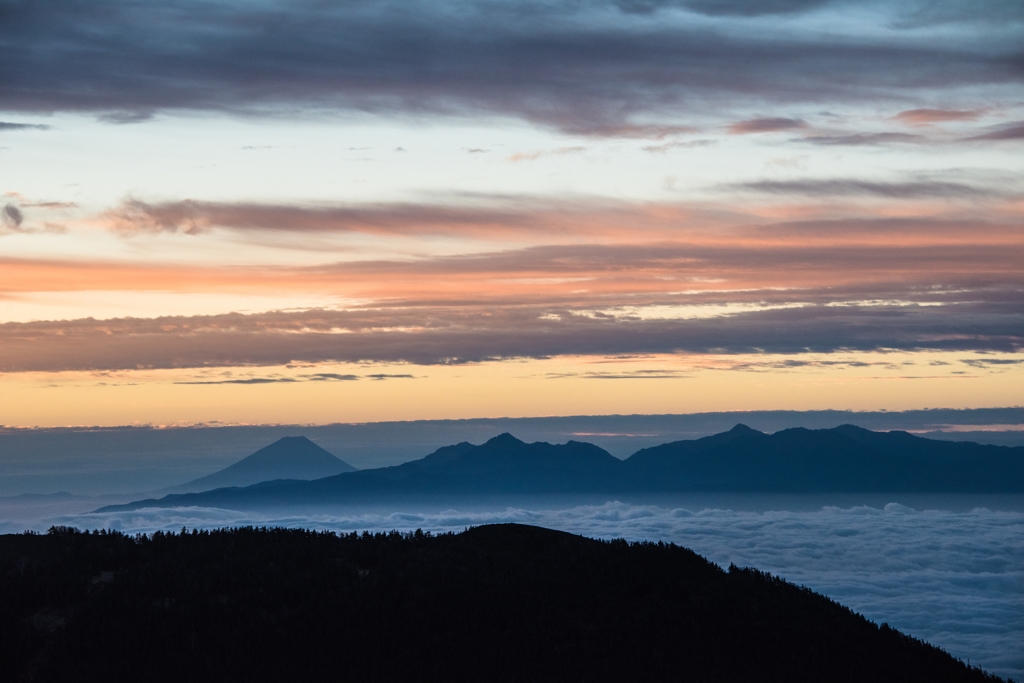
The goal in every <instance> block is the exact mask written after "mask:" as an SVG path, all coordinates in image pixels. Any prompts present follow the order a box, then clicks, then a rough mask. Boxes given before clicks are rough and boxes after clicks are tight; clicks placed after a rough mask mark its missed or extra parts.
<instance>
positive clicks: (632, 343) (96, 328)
mask: <svg viewBox="0 0 1024 683" xmlns="http://www.w3.org/2000/svg"><path fill="white" fill-rule="evenodd" d="M1021 301H1022V300H1021V299H1020V298H1019V297H1017V298H1016V299H1015V300H1013V301H998V300H997V301H992V302H986V303H977V302H975V303H959V304H951V305H948V306H929V307H921V306H916V305H903V306H898V305H882V306H857V305H848V306H821V305H808V306H801V307H795V308H786V309H775V310H761V311H754V312H747V313H738V314H733V315H727V316H720V317H717V318H709V319H700V320H693V319H690V320H642V319H637V318H635V317H634V318H630V317H617V316H614V315H598V316H593V315H578V314H573V313H572V312H566V311H563V312H562V313H561V314H554V315H553V314H552V313H551V311H550V309H547V310H539V309H525V310H524V309H519V310H498V311H491V310H487V311H483V310H477V311H473V312H467V311H465V310H458V311H445V310H442V309H432V310H419V311H407V312H405V313H398V314H396V315H391V314H386V315H387V322H388V323H390V325H391V326H393V327H392V330H394V327H400V326H401V325H402V324H403V323H411V322H412V321H414V320H417V321H418V322H419V323H420V328H419V329H418V330H417V331H391V330H389V331H379V330H375V329H374V328H375V327H376V326H377V325H379V324H380V323H381V322H382V321H381V320H380V319H379V318H380V317H381V316H382V315H385V314H382V313H380V312H363V313H347V312H333V311H307V312H300V313H291V312H288V313H270V314H262V315H239V314H231V315H223V316H205V317H194V318H159V319H154V320H138V319H120V320H108V321H95V320H78V321H70V322H68V321H60V322H50V323H17V324H12V323H8V324H5V325H0V342H2V343H0V371H2V372H26V371H65V370H123V369H135V368H199V367H225V366H239V365H252V366H261V365H262V366H269V365H283V364H287V363H289V362H308V363H317V362H366V361H381V362H408V363H414V364H424V365H432V364H451V363H466V362H475V361H485V360H496V359H507V358H546V357H552V356H559V355H568V354H584V355H586V354H600V355H620V354H636V353H644V354H647V353H693V354H707V353H715V354H738V353H782V354H799V353H806V352H822V353H824V352H834V351H856V350H865V351H871V350H886V349H899V350H947V351H993V352H1019V351H1021V350H1024V304H1022V303H1021ZM375 316H376V318H375ZM296 330H304V332H301V333H297V332H296ZM339 331H343V332H344V333H338V332H339Z"/></svg>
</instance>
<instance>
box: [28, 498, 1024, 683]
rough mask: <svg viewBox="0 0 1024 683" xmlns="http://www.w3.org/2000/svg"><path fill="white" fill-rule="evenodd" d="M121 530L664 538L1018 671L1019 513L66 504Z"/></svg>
mask: <svg viewBox="0 0 1024 683" xmlns="http://www.w3.org/2000/svg"><path fill="white" fill-rule="evenodd" d="M46 521H47V522H48V523H55V524H70V525H75V526H79V527H82V528H109V529H120V530H122V531H124V532H127V533H137V532H143V533H148V532H153V531H156V530H158V529H163V530H178V529H181V528H182V527H183V526H184V527H189V528H192V527H200V528H215V527H224V526H238V525H248V524H252V525H261V526H262V525H267V526H286V527H307V528H314V529H330V530H334V531H354V530H360V531H361V530H364V529H369V530H391V529H398V530H414V529H424V530H431V531H434V532H444V531H461V530H462V529H463V528H465V527H467V526H473V525H480V524H493V523H501V522H518V523H522V524H533V525H538V526H545V527H550V528H555V529H563V530H565V531H570V532H573V533H578V534H583V535H586V536H592V537H596V538H618V537H624V538H627V539H630V540H641V539H650V540H664V541H672V542H675V543H677V544H680V545H684V546H686V547H689V548H692V549H693V550H695V551H696V552H698V553H700V554H702V555H704V556H705V557H707V558H708V559H710V560H712V561H714V562H716V563H718V564H720V565H723V566H728V565H729V563H730V562H732V563H735V564H737V565H740V566H753V567H757V568H759V569H762V570H766V571H769V572H772V573H774V574H779V575H781V576H783V577H785V578H786V579H788V580H790V581H792V582H794V583H798V584H803V585H806V586H808V587H810V588H812V589H814V590H816V591H819V592H821V593H824V594H825V595H828V596H829V597H831V598H833V599H835V600H837V601H838V602H840V603H842V604H844V605H847V606H849V607H851V608H852V609H854V610H856V611H857V612H860V613H862V614H864V615H865V616H866V617H868V618H869V619H872V620H874V621H877V622H888V623H889V624H890V625H892V626H894V627H895V628H898V629H900V630H902V631H904V632H907V633H910V634H912V635H914V636H917V637H919V638H923V639H925V640H927V641H929V642H931V643H934V644H936V645H938V646H940V647H942V648H943V649H945V650H947V651H948V652H950V653H952V654H953V655H954V656H957V657H960V658H962V659H964V660H967V659H968V658H969V659H970V662H971V664H974V665H980V666H982V667H984V668H985V669H986V670H988V671H990V672H992V673H996V674H999V675H1001V676H1008V677H1012V678H1014V679H1016V680H1018V681H1020V680H1022V679H1024V651H1022V650H1021V648H1020V644H1021V643H1022V642H1024V512H1020V511H993V510H989V509H985V508H976V509H973V510H970V511H966V512H965V511H961V512H951V511H943V510H925V511H919V510H915V509H913V508H909V507H905V506H902V505H899V504H895V503H890V504H888V505H885V506H884V508H873V507H852V508H838V507H823V508H820V509H818V510H814V511H784V510H783V511H768V512H739V511H733V510H724V509H705V510H700V511H691V510H686V509H683V508H670V507H658V506H654V505H630V504H625V503H621V502H608V503H605V504H603V505H581V506H576V507H567V508H562V509H523V508H514V507H509V508H506V509H503V510H487V511H480V510H475V511H474V510H469V509H464V510H455V509H452V510H447V511H443V512H431V513H411V512H395V513H391V514H386V513H361V514H350V515H344V514H302V515H287V514H286V515H274V514H253V513H242V512H235V511H230V510H220V509H208V508H178V509H147V510H138V511H132V512H119V513H108V514H82V515H68V516H63V517H58V518H53V519H51V520H46Z"/></svg>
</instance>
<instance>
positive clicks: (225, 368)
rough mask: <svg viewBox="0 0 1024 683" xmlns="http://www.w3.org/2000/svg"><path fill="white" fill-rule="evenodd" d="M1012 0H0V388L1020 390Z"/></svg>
mask: <svg viewBox="0 0 1024 683" xmlns="http://www.w3.org/2000/svg"><path fill="white" fill-rule="evenodd" d="M1022 36H1024V3H1021V2H1019V1H1018V0H988V1H984V0H982V1H975V2H966V1H959V0H896V1H888V2H870V1H869V2H846V1H844V0H834V1H831V2H829V1H819V0H762V1H760V2H754V1H753V0H717V1H716V0H617V1H616V0H608V1H604V0H546V1H538V2H530V1H527V2H511V1H500V0H464V1H449V0H404V1H401V2H398V1H396V2H382V1H378V0H374V1H372V2H371V1H369V0H349V1H346V2H329V1H324V0H303V1H292V2H274V1H269V0H260V1H253V2H205V1H202V0H198V1H193V0H167V1H166V2H161V3H155V2H151V1H150V0H139V1H131V0H125V1H118V0H43V1H30V0H0V193H2V195H3V196H2V197H0V218H2V221H0V424H5V425H9V426H59V425H119V424H134V423H143V424H155V425H159V424H167V425H171V424H194V423H213V422H226V423H292V422H311V423H326V422H341V421H344V422H348V421H369V420H394V419H418V418H460V417H483V416H532V415H573V414H602V413H622V414H625V413H683V412H697V411H707V410H751V409H821V408H842V409H857V410H868V409H871V410H876V409H887V410H901V409H910V408H928V407H952V408H966V407H994V406H1012V405H1021V404H1024V220H1022V219H1024V173H1022V172H1024V40H1022Z"/></svg>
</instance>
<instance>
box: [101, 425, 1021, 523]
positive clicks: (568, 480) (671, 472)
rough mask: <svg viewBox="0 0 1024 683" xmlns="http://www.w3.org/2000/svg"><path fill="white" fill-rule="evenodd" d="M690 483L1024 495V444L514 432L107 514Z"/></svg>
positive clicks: (847, 430) (814, 433)
mask: <svg viewBox="0 0 1024 683" xmlns="http://www.w3.org/2000/svg"><path fill="white" fill-rule="evenodd" d="M251 457H253V456H251ZM243 462H244V461H243ZM339 462H340V461H339ZM239 464H241V463H239ZM228 469H231V468H228ZM679 491H734V492H789V493H821V492H890V491H892V492H895V491H899V492H947V493H951V492H958V493H959V492H964V493H966V492H970V493H995V492H999V493H1020V492H1024V448H1022V447H1015V448H1009V447H1005V446H988V445H979V444H976V443H969V442H949V441H935V440H932V439H924V438H921V437H917V436H913V435H911V434H908V433H906V432H872V431H870V430H867V429H862V428H860V427H855V426H852V425H843V426H840V427H835V428H833V429H820V430H809V429H802V428H797V429H787V430H783V431H780V432H776V433H775V434H765V433H763V432H759V431H757V430H754V429H750V428H749V427H746V426H744V425H737V426H736V427H734V428H733V429H731V430H729V431H728V432H723V433H720V434H716V435H714V436H709V437H705V438H702V439H696V440H690V441H675V442H672V443H667V444H663V445H661V446H656V447H654V448H646V449H643V450H640V451H638V452H636V453H634V454H633V455H632V456H630V457H629V458H627V459H626V460H619V459H618V458H615V457H614V456H612V455H611V454H609V453H608V452H607V451H605V450H603V449H601V448H599V447H597V446H594V445H593V444H589V443H584V442H580V441H569V442H568V443H566V444H562V445H554V444H549V443H543V442H538V443H529V444H528V443H524V442H522V441H520V440H519V439H516V438H515V437H514V436H512V435H511V434H507V433H506V434H501V435H499V436H496V437H494V438H492V439H490V440H489V441H487V442H486V443H484V444H482V445H479V446H474V445H473V444H469V443H459V444H455V445H452V446H445V447H443V448H440V449H438V450H437V451H435V452H434V453H431V454H430V455H428V456H426V457H424V458H421V459H419V460H414V461H412V462H407V463H404V464H402V465H397V466H394V467H383V468H379V469H368V470H359V471H354V472H347V473H343V474H337V475H334V476H328V477H324V478H320V479H315V480H312V481H293V480H287V481H281V480H278V481H265V482H261V483H258V484H255V485H251V486H245V487H233V488H217V489H213V490H209V491H204V492H200V493H187V494H178V495H168V496H165V497H163V498H160V499H147V500H141V501H135V502H132V503H128V504H125V505H112V506H108V507H105V508H101V509H100V510H98V512H109V511H116V510H132V509H140V508H145V507H179V506H192V505H196V506H206V507H227V508H233V509H245V508H255V507H262V506H266V505H289V504H321V503H333V504H337V503H345V502H350V501H368V500H375V499H381V498H388V497H396V496H397V497H400V496H428V497H429V496H439V495H453V494H484V495H486V494H557V493H609V494H614V493H630V492H679Z"/></svg>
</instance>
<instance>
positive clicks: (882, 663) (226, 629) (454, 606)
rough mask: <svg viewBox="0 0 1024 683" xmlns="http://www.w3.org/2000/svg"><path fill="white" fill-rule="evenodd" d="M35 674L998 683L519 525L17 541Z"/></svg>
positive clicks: (886, 639) (906, 646) (624, 548)
mask: <svg viewBox="0 0 1024 683" xmlns="http://www.w3.org/2000/svg"><path fill="white" fill-rule="evenodd" d="M0 662H2V663H3V665H2V667H0V676H3V677H4V679H5V680H12V681H17V680H24V681H68V680H76V681H175V682H184V681H301V680H347V681H368V680H373V681H389V680H395V681H398V680H401V681H416V680H437V681H522V680H552V681H554V680H557V681H595V680H615V681H631V680H673V681H787V682H795V681H900V682H901V683H910V682H913V681H921V682H922V683H924V682H928V683H935V682H939V681H979V682H980V681H986V680H989V681H994V680H997V679H994V678H991V677H989V676H986V675H985V674H984V673H982V672H981V671H979V670H977V669H970V668H968V667H967V666H965V665H964V664H963V663H961V662H959V661H957V660H954V659H953V658H952V657H950V656H949V655H947V654H945V653H944V652H942V651H940V650H938V649H936V648H933V647H931V646H929V645H927V644H924V643H921V642H920V641H916V640H914V639H912V638H909V637H907V636H904V635H902V634H900V633H898V632H897V631H894V630H892V629H889V628H887V627H885V626H882V627H878V626H876V625H875V624H872V623H870V622H868V621H867V620H865V619H863V618H862V617H860V616H858V615H856V614H854V613H852V612H850V611H849V610H847V609H846V608H844V607H842V606H840V605H837V604H835V603H834V602H832V601H830V600H828V599H826V598H824V597H822V596H820V595H817V594H814V593H812V592H810V591H808V590H805V589H801V588H799V587H796V586H793V585H791V584H788V583H786V582H784V581H781V580H779V579H776V578H773V577H771V576H768V575H766V574H762V573H760V572H757V571H754V570H746V569H737V568H735V567H731V568H730V569H729V570H728V571H724V570H722V569H720V568H718V567H717V566H715V565H712V564H710V563H708V562H707V561H705V560H704V559H703V558H701V557H699V556H697V555H696V554H694V553H693V552H691V551H689V550H686V549H684V548H680V547H676V546H673V545H663V544H650V543H643V544H627V543H626V542H623V541H615V542H601V541H595V540H589V539H584V538H581V537H576V536H571V535H569V534H565V533H561V532H555V531H549V530H546V529H539V528H533V527H524V526H518V525H498V526H490V527H479V528H475V529H471V530H469V531H467V532H465V533H462V534H458V535H445V536H439V537H431V536H429V535H424V534H419V533H417V534H411V535H404V536H403V535H400V534H397V533H391V534H377V535H369V534H363V535H356V534H352V535H348V536H336V535H333V534H330V533H317V532H311V531H303V530H283V529H271V530H255V529H236V530H224V531H214V532H192V533H184V532H183V533H182V534H180V535H176V534H162V533H158V534H155V535H154V536H152V537H135V538H132V537H127V536H123V535H120V534H117V533H98V534H97V533H92V534H90V533H80V532H77V531H74V530H69V529H54V530H51V533H49V534H47V535H20V536H3V537H0Z"/></svg>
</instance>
